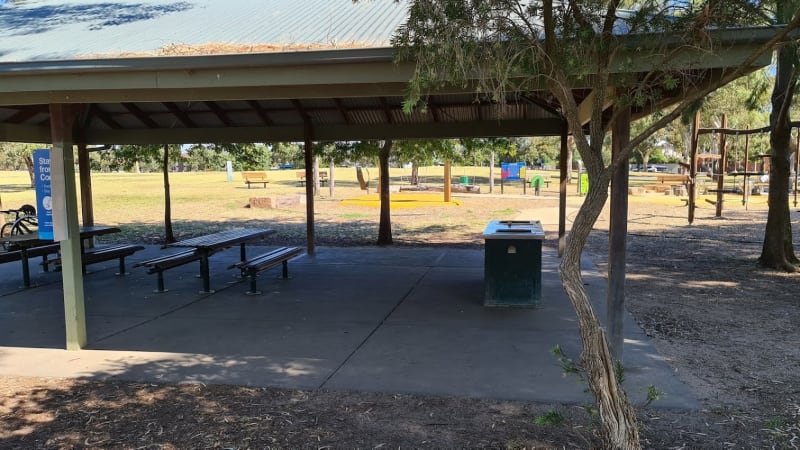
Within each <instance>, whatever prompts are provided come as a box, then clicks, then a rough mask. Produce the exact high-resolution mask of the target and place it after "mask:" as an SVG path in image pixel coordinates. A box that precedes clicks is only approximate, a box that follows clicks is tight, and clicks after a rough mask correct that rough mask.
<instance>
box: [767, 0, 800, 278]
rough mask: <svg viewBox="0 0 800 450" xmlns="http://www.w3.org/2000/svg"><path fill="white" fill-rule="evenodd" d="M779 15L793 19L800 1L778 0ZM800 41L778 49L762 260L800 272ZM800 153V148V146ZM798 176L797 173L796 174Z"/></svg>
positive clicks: (770, 121) (771, 120)
mask: <svg viewBox="0 0 800 450" xmlns="http://www.w3.org/2000/svg"><path fill="white" fill-rule="evenodd" d="M775 3H776V11H775V12H776V17H777V19H778V20H779V21H781V22H783V21H789V20H792V18H793V16H797V15H798V10H800V0H777V1H776V2H775ZM798 49H799V47H798V45H797V43H791V44H788V45H783V46H781V47H780V48H779V49H778V58H777V65H776V70H775V86H774V87H773V89H772V111H771V112H770V116H769V125H770V147H771V150H772V152H771V158H770V159H771V164H770V177H769V212H768V213H767V224H766V228H765V231H764V245H763V246H762V249H761V256H760V257H759V261H760V262H761V264H762V265H764V266H767V267H771V268H775V269H781V270H785V271H787V272H796V271H797V263H798V262H800V261H798V259H797V257H796V256H795V254H794V245H793V244H792V221H791V219H790V215H789V176H790V174H791V171H792V169H791V165H790V162H789V161H790V157H791V154H792V150H791V134H792V128H791V124H790V116H789V111H790V107H791V106H792V100H793V98H794V94H795V91H796V90H797V79H798V70H800V59H798V58H800V54H798ZM798 150H799V151H798V154H800V149H798ZM795 176H797V174H795Z"/></svg>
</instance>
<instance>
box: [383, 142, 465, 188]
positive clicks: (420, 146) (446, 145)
mask: <svg viewBox="0 0 800 450" xmlns="http://www.w3.org/2000/svg"><path fill="white" fill-rule="evenodd" d="M394 147H395V154H396V155H397V158H398V159H399V160H400V161H401V162H404V163H411V184H414V185H417V184H419V168H420V167H421V166H427V165H431V164H433V163H434V162H436V161H442V160H451V161H452V160H453V159H454V158H457V157H458V155H459V153H458V151H457V149H456V145H455V141H453V140H452V139H415V140H406V141H397V142H395V146H394Z"/></svg>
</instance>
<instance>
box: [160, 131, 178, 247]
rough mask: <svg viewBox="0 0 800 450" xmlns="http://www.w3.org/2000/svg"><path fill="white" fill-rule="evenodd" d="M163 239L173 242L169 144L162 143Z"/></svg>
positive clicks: (169, 242)
mask: <svg viewBox="0 0 800 450" xmlns="http://www.w3.org/2000/svg"><path fill="white" fill-rule="evenodd" d="M163 169H164V241H165V242H166V243H167V244H171V243H173V242H175V234H173V232H172V203H171V201H170V194H169V145H164V165H163Z"/></svg>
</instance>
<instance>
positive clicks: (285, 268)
mask: <svg viewBox="0 0 800 450" xmlns="http://www.w3.org/2000/svg"><path fill="white" fill-rule="evenodd" d="M282 266H283V267H281V269H283V279H284V280H285V279H287V278H289V262H288V261H283V263H282Z"/></svg>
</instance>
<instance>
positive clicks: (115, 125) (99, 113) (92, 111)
mask: <svg viewBox="0 0 800 450" xmlns="http://www.w3.org/2000/svg"><path fill="white" fill-rule="evenodd" d="M88 116H89V118H91V117H97V118H98V119H100V121H101V122H103V123H104V124H106V126H107V127H108V128H111V129H112V130H121V129H122V128H123V127H122V125H120V124H119V122H117V121H116V120H114V119H113V118H112V117H111V116H110V115H109V114H108V113H106V112H105V111H103V110H102V109H100V107H98V106H97V105H94V104H93V105H92V107H91V108H89V114H88Z"/></svg>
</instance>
